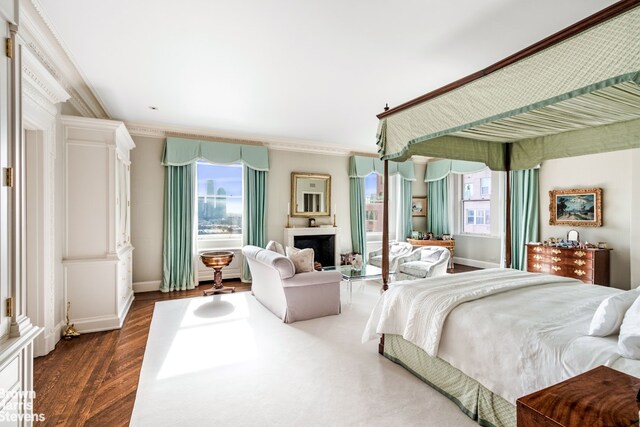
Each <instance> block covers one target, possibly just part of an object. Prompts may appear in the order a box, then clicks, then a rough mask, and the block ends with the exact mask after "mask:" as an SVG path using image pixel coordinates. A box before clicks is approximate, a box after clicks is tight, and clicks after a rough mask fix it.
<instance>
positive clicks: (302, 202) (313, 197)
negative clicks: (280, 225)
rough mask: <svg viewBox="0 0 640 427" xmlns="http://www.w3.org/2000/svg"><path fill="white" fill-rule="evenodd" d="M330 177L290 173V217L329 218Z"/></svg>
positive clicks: (316, 174)
mask: <svg viewBox="0 0 640 427" xmlns="http://www.w3.org/2000/svg"><path fill="white" fill-rule="evenodd" d="M330 206H331V175H327V174H319V173H303V172H291V216H302V217H315V216H329V215H330V213H331V212H330Z"/></svg>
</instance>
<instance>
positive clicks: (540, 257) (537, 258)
mask: <svg viewBox="0 0 640 427" xmlns="http://www.w3.org/2000/svg"><path fill="white" fill-rule="evenodd" d="M533 259H535V260H536V261H540V260H541V259H542V255H538V254H536V255H534V256H533Z"/></svg>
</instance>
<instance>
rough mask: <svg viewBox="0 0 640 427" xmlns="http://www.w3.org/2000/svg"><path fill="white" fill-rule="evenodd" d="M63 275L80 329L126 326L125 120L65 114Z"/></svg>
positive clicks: (130, 293)
mask: <svg viewBox="0 0 640 427" xmlns="http://www.w3.org/2000/svg"><path fill="white" fill-rule="evenodd" d="M61 121H62V128H63V130H62V132H63V141H64V144H65V156H66V158H65V175H64V183H65V216H66V227H65V228H66V235H65V239H64V245H63V253H64V255H63V266H64V280H65V286H66V292H67V301H69V302H71V321H72V322H73V323H74V324H75V326H76V328H77V329H78V330H79V331H80V332H91V331H102V330H108V329H116V328H120V327H121V326H122V323H123V322H124V318H125V316H126V314H127V311H128V310H129V307H130V306H131V303H132V302H133V291H132V287H131V285H132V283H131V281H132V280H131V278H132V275H131V268H132V251H133V247H132V246H131V233H130V205H131V203H130V172H131V171H130V161H129V152H130V151H131V149H133V148H134V147H135V144H134V143H133V140H132V139H131V136H130V135H129V133H128V132H127V129H126V128H125V126H124V124H123V123H122V122H118V121H112V120H100V119H87V118H84V117H71V116H63V117H62V119H61Z"/></svg>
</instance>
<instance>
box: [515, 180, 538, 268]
mask: <svg viewBox="0 0 640 427" xmlns="http://www.w3.org/2000/svg"><path fill="white" fill-rule="evenodd" d="M510 174H511V175H510V178H511V268H516V269H519V270H525V269H526V268H527V263H526V256H527V251H526V249H525V246H524V245H525V244H526V243H528V242H532V241H533V242H537V241H538V232H539V230H538V227H539V219H540V218H539V215H540V210H539V204H540V197H539V193H538V169H527V170H520V171H512V172H510Z"/></svg>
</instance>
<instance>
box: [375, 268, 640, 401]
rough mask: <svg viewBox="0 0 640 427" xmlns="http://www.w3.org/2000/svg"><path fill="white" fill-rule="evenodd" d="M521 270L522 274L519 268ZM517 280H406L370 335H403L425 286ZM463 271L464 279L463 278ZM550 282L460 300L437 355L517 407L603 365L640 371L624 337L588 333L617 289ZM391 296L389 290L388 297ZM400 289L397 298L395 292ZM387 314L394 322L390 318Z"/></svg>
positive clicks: (504, 275) (381, 306)
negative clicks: (622, 343)
mask: <svg viewBox="0 0 640 427" xmlns="http://www.w3.org/2000/svg"><path fill="white" fill-rule="evenodd" d="M519 274H523V273H522V272H520V273H519ZM468 275H470V276H472V277H483V276H487V277H493V278H494V280H510V276H512V273H510V272H509V270H501V271H496V270H495V269H494V270H484V271H479V272H472V273H463V274H461V275H453V276H448V277H446V278H438V279H437V280H433V279H432V280H431V281H429V280H428V279H427V280H425V281H414V282H399V283H398V284H397V285H395V286H393V287H392V288H391V289H390V290H389V291H387V292H386V293H385V294H383V295H382V296H381V299H380V301H379V302H378V305H377V306H376V308H375V309H374V312H373V313H372V315H371V318H370V319H369V323H368V326H367V329H366V330H365V333H364V335H363V339H365V338H373V337H376V336H377V335H376V334H375V333H374V331H375V332H377V333H388V334H399V335H404V332H405V331H404V327H406V325H407V323H406V322H405V323H404V325H401V323H402V321H403V319H407V322H408V310H406V307H405V308H403V307H402V305H403V304H402V303H401V304H395V305H393V306H391V304H389V305H387V304H386V302H388V301H391V300H395V301H396V302H397V301H404V302H405V303H407V302H408V301H410V300H411V299H412V296H413V295H415V294H420V293H421V292H422V290H421V288H430V287H441V286H446V285H447V284H448V285H449V286H451V287H455V286H456V285H455V283H456V281H460V280H463V281H467V280H468V278H467V277H465V276H468ZM461 276H462V277H461ZM536 276H537V277H546V278H548V280H549V283H548V284H545V285H538V286H528V287H525V288H522V289H515V290H509V291H507V292H501V293H498V294H495V295H491V296H487V297H484V298H480V299H477V300H474V301H469V302H465V303H462V304H460V305H458V306H457V307H456V308H454V309H453V310H452V311H451V312H450V313H449V315H448V316H447V317H446V320H445V322H444V324H443V328H442V332H441V339H440V343H439V348H438V352H437V356H438V357H440V358H441V359H443V360H445V361H446V362H448V363H449V364H451V365H452V366H454V367H456V368H458V369H460V370H461V371H462V372H464V373H465V374H466V375H468V376H470V377H472V378H474V379H475V380H477V381H478V382H480V383H481V384H483V385H484V386H485V387H487V388H488V389H489V390H491V391H493V392H494V393H496V394H498V395H500V396H502V397H503V398H505V399H506V400H507V401H509V402H511V403H513V404H515V401H516V399H517V398H518V397H520V396H524V395H526V394H528V393H531V392H533V391H535V390H539V389H541V388H544V387H547V386H549V385H551V384H555V383H557V382H559V381H562V380H564V379H566V378H569V377H571V376H574V375H577V374H579V373H582V372H584V371H587V370H589V369H591V368H593V367H596V366H599V365H607V366H610V367H612V368H615V369H619V370H622V371H624V372H627V373H629V374H631V375H634V376H640V361H636V360H630V359H624V358H621V357H620V355H619V354H618V353H617V337H607V338H601V337H589V336H587V331H588V327H589V323H590V321H591V318H592V316H593V314H594V312H595V310H596V309H597V307H598V305H599V304H600V302H601V301H602V300H603V299H604V298H606V297H607V296H610V295H612V294H615V293H616V292H620V291H619V290H616V289H611V288H607V287H603V286H597V285H585V284H583V283H582V282H579V281H577V280H576V281H572V282H567V281H566V280H565V279H560V280H557V279H559V278H557V277H556V276H542V275H536ZM387 293H388V295H386V294H387ZM395 294H397V295H395ZM385 317H390V318H392V319H394V320H393V321H384V320H383V319H384V318H385Z"/></svg>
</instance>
